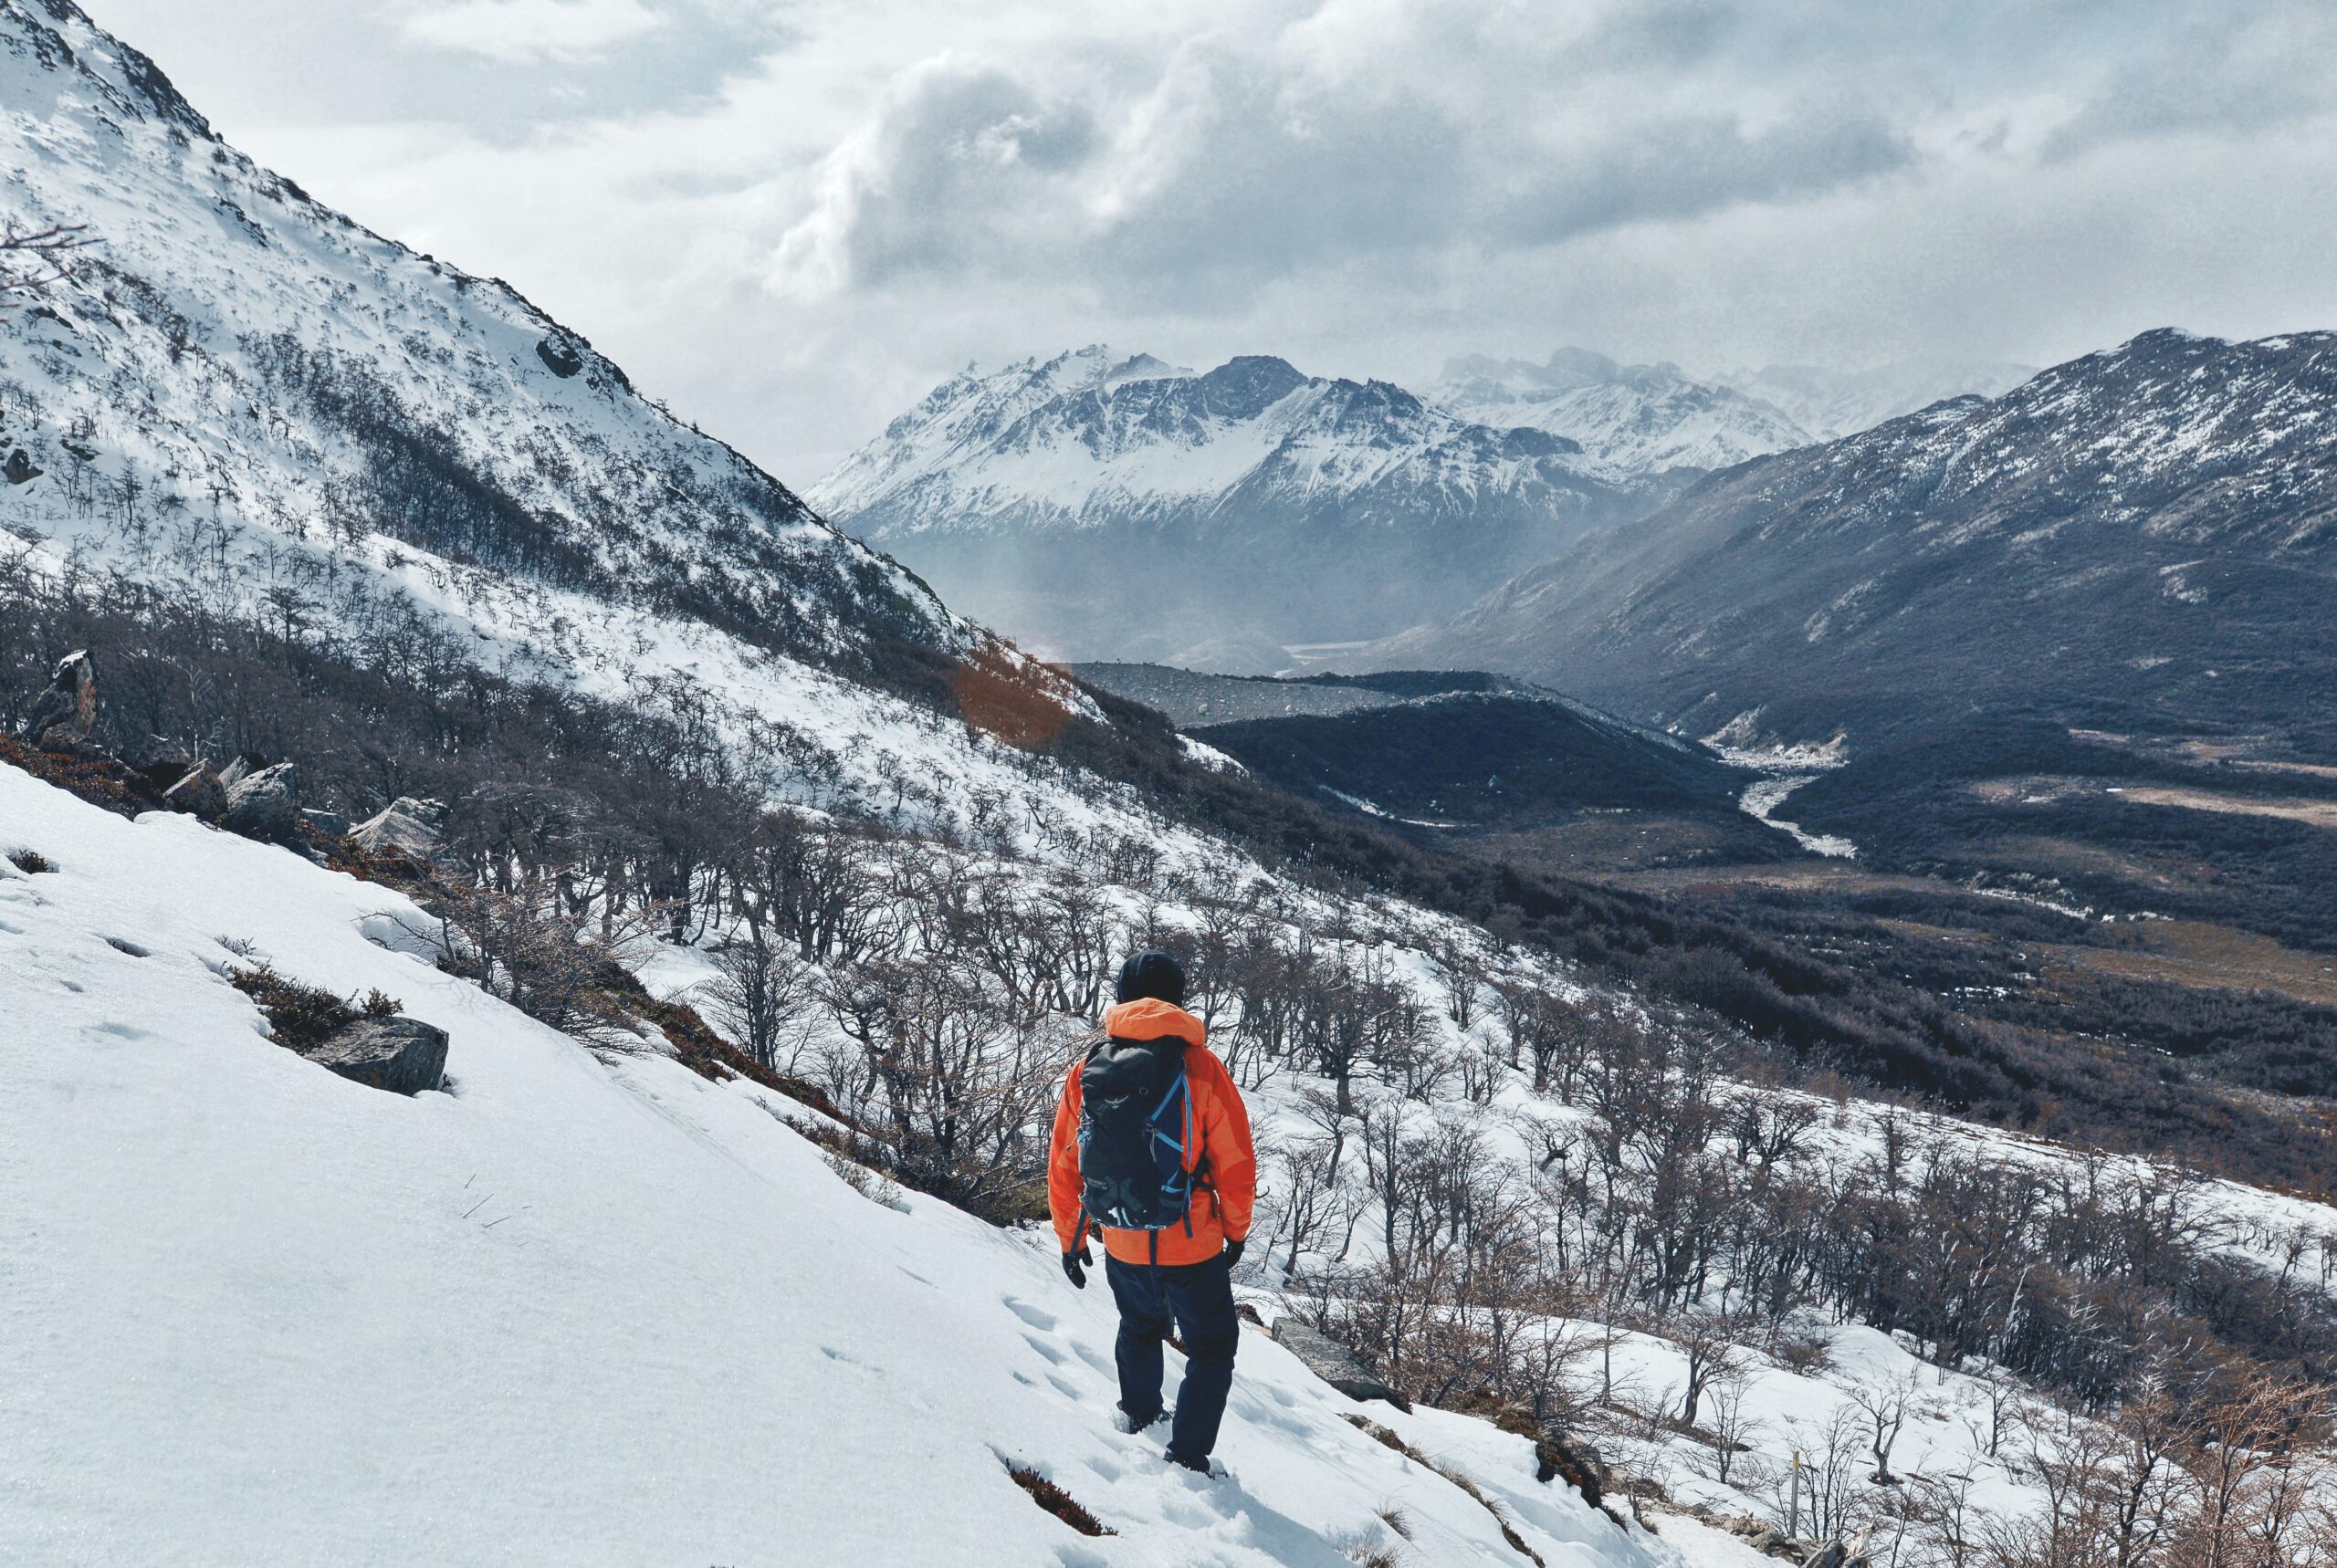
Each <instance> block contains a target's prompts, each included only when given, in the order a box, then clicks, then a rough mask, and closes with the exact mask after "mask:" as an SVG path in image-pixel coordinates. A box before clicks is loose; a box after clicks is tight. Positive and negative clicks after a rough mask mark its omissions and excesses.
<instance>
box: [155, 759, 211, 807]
mask: <svg viewBox="0 0 2337 1568" xmlns="http://www.w3.org/2000/svg"><path fill="white" fill-rule="evenodd" d="M162 804H164V805H165V806H168V807H169V808H170V809H171V810H173V811H184V812H186V813H188V814H189V815H191V816H196V817H200V818H202V819H203V820H204V821H206V822H215V821H218V820H219V819H220V818H222V817H224V816H225V815H226V814H227V790H226V787H225V786H224V785H222V784H221V783H220V782H219V775H217V774H216V773H214V772H213V771H211V764H209V763H208V762H198V763H196V764H195V765H194V768H193V769H192V770H190V771H189V772H188V774H187V776H186V777H185V778H183V779H180V780H179V781H178V782H177V783H175V784H173V785H172V786H171V787H170V788H169V789H165V790H163V791H162Z"/></svg>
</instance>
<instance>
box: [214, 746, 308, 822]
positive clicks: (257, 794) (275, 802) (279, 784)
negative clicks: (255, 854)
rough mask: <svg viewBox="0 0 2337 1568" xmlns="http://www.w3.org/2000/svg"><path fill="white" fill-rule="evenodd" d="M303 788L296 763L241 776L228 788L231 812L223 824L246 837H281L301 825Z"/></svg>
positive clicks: (278, 765)
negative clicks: (300, 788)
mask: <svg viewBox="0 0 2337 1568" xmlns="http://www.w3.org/2000/svg"><path fill="white" fill-rule="evenodd" d="M299 821H300V791H299V779H298V777H297V775H296V770H295V768H294V766H293V764H291V763H289V762H279V763H278V764H277V765H276V766H275V767H273V768H261V769H260V770H259V771H258V772H257V773H253V774H248V775H246V776H245V777H244V778H242V779H237V780H236V782H235V783H234V784H232V785H230V786H229V787H228V789H227V814H226V815H225V817H222V818H221V819H220V826H222V827H224V828H225V829H226V830H227V831H229V832H233V833H241V834H243V835H244V836H245V837H246V838H253V839H280V838H283V837H285V836H287V835H288V834H289V833H290V832H291V831H292V830H293V829H294V828H295V827H297V826H299Z"/></svg>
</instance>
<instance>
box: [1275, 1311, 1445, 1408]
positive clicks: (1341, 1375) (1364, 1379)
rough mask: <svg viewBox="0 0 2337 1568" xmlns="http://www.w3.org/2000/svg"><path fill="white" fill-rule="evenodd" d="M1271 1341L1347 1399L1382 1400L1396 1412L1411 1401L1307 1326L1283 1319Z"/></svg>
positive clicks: (1356, 1357)
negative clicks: (1303, 1363) (1273, 1340)
mask: <svg viewBox="0 0 2337 1568" xmlns="http://www.w3.org/2000/svg"><path fill="white" fill-rule="evenodd" d="M1273 1334H1274V1339H1275V1341H1276V1342H1277V1343H1280V1344H1281V1346H1282V1347H1283V1348H1284V1350H1286V1351H1288V1352H1290V1354H1293V1355H1294V1356H1296V1357H1298V1359H1299V1360H1300V1361H1302V1362H1305V1364H1306V1370H1307V1371H1309V1372H1311V1373H1313V1374H1314V1375H1315V1376H1317V1377H1319V1378H1321V1379H1322V1380H1323V1381H1324V1382H1326V1383H1327V1384H1329V1385H1331V1386H1332V1387H1334V1388H1336V1389H1337V1390H1338V1391H1339V1392H1340V1393H1342V1394H1344V1395H1346V1396H1347V1397H1348V1398H1350V1399H1384V1400H1386V1401H1387V1402H1388V1403H1389V1404H1390V1405H1393V1406H1395V1407H1396V1408H1397V1409H1399V1410H1410V1408H1411V1407H1412V1406H1411V1401H1410V1400H1408V1399H1406V1398H1405V1397H1404V1396H1402V1395H1400V1394H1399V1393H1397V1392H1396V1391H1395V1390H1394V1389H1393V1388H1390V1387H1389V1386H1388V1385H1386V1384H1385V1383H1382V1382H1380V1381H1379V1379H1378V1378H1376V1377H1374V1376H1372V1375H1371V1368H1370V1367H1368V1366H1367V1365H1365V1364H1364V1361H1363V1358H1362V1357H1361V1356H1359V1355H1357V1354H1356V1353H1355V1352H1353V1351H1351V1350H1349V1349H1348V1348H1347V1346H1345V1345H1343V1344H1341V1343H1338V1342H1337V1341H1336V1340H1334V1339H1332V1338H1330V1337H1329V1336H1328V1335H1327V1334H1325V1333H1322V1332H1321V1331H1320V1330H1318V1329H1316V1328H1315V1327H1313V1326H1312V1325H1310V1324H1307V1323H1304V1322H1300V1321H1299V1320H1297V1319H1296V1318H1291V1317H1285V1318H1283V1319H1280V1320H1279V1321H1277V1322H1275V1324H1274V1328H1273Z"/></svg>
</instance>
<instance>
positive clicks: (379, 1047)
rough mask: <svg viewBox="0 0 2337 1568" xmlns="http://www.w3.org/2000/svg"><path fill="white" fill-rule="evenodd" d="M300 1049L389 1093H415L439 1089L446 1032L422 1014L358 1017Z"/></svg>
mask: <svg viewBox="0 0 2337 1568" xmlns="http://www.w3.org/2000/svg"><path fill="white" fill-rule="evenodd" d="M301 1054H303V1055H305V1056H306V1057H307V1058H308V1059H309V1061H313V1062H315V1063H316V1064H317V1065H318V1066H320V1067H329V1068H330V1069H332V1071H335V1072H338V1073H340V1074H341V1076H342V1077H343V1078H347V1079H351V1080H354V1081H355V1082H359V1083H366V1084H371V1085H372V1087H374V1088H376V1089H386V1090H388V1091H389V1092H391V1093H393V1094H419V1093H422V1092H424V1091H425V1090H430V1089H435V1088H437V1087H438V1085H439V1082H441V1081H442V1080H443V1079H444V1078H445V1074H446V1031H445V1030H443V1029H439V1028H436V1027H435V1026H434V1025H431V1024H426V1023H424V1022H423V1021H422V1020H421V1019H410V1018H403V1017H399V1018H365V1019H358V1020H357V1021H356V1022H355V1023H352V1024H344V1025H342V1026H341V1028H340V1029H337V1030H333V1032H332V1033H330V1034H329V1035H327V1036H326V1037H325V1039H324V1041H323V1043H321V1044H320V1045H318V1046H317V1047H316V1048H315V1049H313V1050H310V1051H304V1052H302V1053H301Z"/></svg>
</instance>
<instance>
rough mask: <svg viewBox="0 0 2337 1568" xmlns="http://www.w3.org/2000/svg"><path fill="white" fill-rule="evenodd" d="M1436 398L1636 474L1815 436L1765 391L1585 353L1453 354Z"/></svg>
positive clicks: (1714, 462)
mask: <svg viewBox="0 0 2337 1568" xmlns="http://www.w3.org/2000/svg"><path fill="white" fill-rule="evenodd" d="M1428 395H1429V399H1430V402H1434V403H1435V404H1437V406H1439V407H1441V408H1446V409H1450V410H1451V412H1453V413H1457V414H1459V415H1461V416H1462V418H1464V419H1472V420H1475V421H1477V422H1479V423H1483V424H1492V425H1520V424H1522V425H1530V426H1532V427H1533V428H1535V429H1536V430H1543V431H1547V432H1549V433H1550V434H1553V435H1562V436H1565V437H1566V438H1567V439H1568V440H1570V441H1574V442H1577V443H1579V444H1580V445H1581V446H1582V448H1583V450H1584V451H1585V452H1587V453H1588V454H1589V455H1591V456H1593V457H1596V458H1598V459H1599V460H1601V461H1602V462H1606V463H1609V464H1611V465H1614V466H1615V467H1617V468H1619V469H1621V470H1623V471H1624V472H1626V473H1629V474H1637V475H1654V474H1661V473H1663V472H1664V471H1666V470H1668V469H1672V468H1727V467H1731V466H1733V465H1736V464H1739V463H1742V462H1744V461H1745V459H1746V458H1748V457H1759V456H1762V455H1765V454H1767V453H1771V452H1783V451H1785V450H1786V449H1787V448H1788V447H1794V446H1806V445H1808V444H1809V443H1810V442H1811V441H1812V440H1813V439H1816V437H1814V436H1812V434H1810V433H1809V431H1808V429H1807V428H1805V427H1804V426H1803V425H1801V424H1800V423H1797V421H1796V420H1794V419H1793V418H1791V417H1790V416H1788V415H1787V414H1786V413H1783V412H1782V411H1780V410H1779V409H1777V408H1776V407H1774V406H1772V405H1771V404H1769V403H1767V402H1763V401H1762V400H1761V399H1760V398H1759V397H1758V396H1757V395H1752V394H1748V393H1746V392H1740V391H1738V390H1736V389H1735V388H1734V387H1729V386H1724V385H1720V384H1718V383H1715V382H1702V381H1698V380H1696V379H1695V378H1693V377H1692V376H1689V375H1687V374H1686V373H1684V372H1683V371H1681V369H1680V368H1679V367H1678V366H1677V365H1671V364H1661V365H1624V364H1619V363H1617V362H1616V361H1613V360H1611V359H1609V358H1608V356H1606V355H1605V354H1598V353H1593V352H1591V351H1590V350H1586V349H1560V350H1557V351H1556V353H1554V354H1552V355H1551V356H1550V359H1549V362H1548V363H1547V364H1540V365H1537V364H1535V363H1533V362H1531V361H1525V360H1493V359H1489V358H1486V357H1484V356H1483V355H1471V356H1469V357H1468V358H1466V359H1460V360H1454V361H1451V362H1450V363H1448V364H1447V365H1446V366H1445V367H1444V373H1443V374H1442V375H1441V376H1440V377H1439V378H1438V379H1437V383H1436V385H1435V386H1434V387H1433V388H1432V389H1430V392H1429V394H1428Z"/></svg>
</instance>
